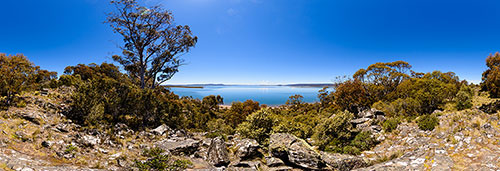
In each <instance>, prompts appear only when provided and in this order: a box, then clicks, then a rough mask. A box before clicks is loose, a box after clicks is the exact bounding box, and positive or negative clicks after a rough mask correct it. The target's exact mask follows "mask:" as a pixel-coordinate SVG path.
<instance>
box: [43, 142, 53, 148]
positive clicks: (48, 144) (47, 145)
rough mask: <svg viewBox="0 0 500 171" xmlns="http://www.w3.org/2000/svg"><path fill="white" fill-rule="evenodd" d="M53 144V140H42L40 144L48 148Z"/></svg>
mask: <svg viewBox="0 0 500 171" xmlns="http://www.w3.org/2000/svg"><path fill="white" fill-rule="evenodd" d="M53 144H54V142H52V141H43V142H42V146H43V147H45V148H50V147H51V146H52V145H53Z"/></svg>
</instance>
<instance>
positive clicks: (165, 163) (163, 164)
mask: <svg viewBox="0 0 500 171" xmlns="http://www.w3.org/2000/svg"><path fill="white" fill-rule="evenodd" d="M164 152H165V151H164V150H162V149H160V148H152V149H145V150H144V152H143V154H142V156H144V157H147V158H148V159H147V160H146V161H144V162H141V161H137V160H136V161H135V167H137V168H138V169H139V170H144V171H149V170H172V171H175V170H185V169H186V168H187V167H188V166H189V165H192V163H191V162H190V161H188V160H178V159H174V158H172V157H170V156H169V155H168V154H166V153H164Z"/></svg>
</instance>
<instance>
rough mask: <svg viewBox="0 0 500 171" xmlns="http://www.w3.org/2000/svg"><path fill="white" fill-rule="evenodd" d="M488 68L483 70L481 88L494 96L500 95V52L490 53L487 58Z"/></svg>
mask: <svg viewBox="0 0 500 171" xmlns="http://www.w3.org/2000/svg"><path fill="white" fill-rule="evenodd" d="M486 66H487V67H488V69H487V70H486V71H484V72H483V77H482V82H481V88H482V89H483V90H484V91H488V92H489V93H490V96H491V97H493V98H498V97H500V53H498V52H496V53H495V54H494V55H492V54H490V55H489V56H488V58H486Z"/></svg>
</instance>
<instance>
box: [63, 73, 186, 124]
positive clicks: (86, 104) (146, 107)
mask: <svg viewBox="0 0 500 171" xmlns="http://www.w3.org/2000/svg"><path fill="white" fill-rule="evenodd" d="M72 99H73V103H72V105H71V111H70V112H69V113H68V117H70V118H72V119H74V120H76V121H79V122H80V123H83V124H86V125H96V124H107V125H112V124H115V123H125V124H127V125H129V126H130V127H133V128H143V127H148V126H151V127H155V126H158V125H160V124H163V123H166V124H168V125H169V126H171V127H174V128H178V127H180V126H182V123H183V117H182V116H180V110H181V109H180V105H179V104H178V102H177V100H176V99H178V97H177V96H175V95H172V94H171V93H170V92H168V91H167V90H164V89H140V88H139V87H137V86H135V85H133V84H131V83H128V82H123V81H118V80H115V79H112V78H109V77H104V78H100V79H93V80H90V81H87V82H84V83H82V84H80V85H79V86H78V87H77V89H76V91H75V92H74V93H73V95H72Z"/></svg>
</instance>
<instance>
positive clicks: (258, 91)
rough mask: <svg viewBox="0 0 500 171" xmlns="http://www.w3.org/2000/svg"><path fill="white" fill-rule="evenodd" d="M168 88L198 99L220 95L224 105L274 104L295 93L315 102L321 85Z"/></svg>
mask: <svg viewBox="0 0 500 171" xmlns="http://www.w3.org/2000/svg"><path fill="white" fill-rule="evenodd" d="M170 89H171V90H172V91H173V92H174V93H175V94H177V95H179V96H191V97H193V98H198V99H203V97H205V96H209V95H220V96H222V98H224V104H225V105H231V103H232V102H236V101H240V102H244V101H246V100H248V99H250V100H254V101H258V102H259V103H260V104H266V105H270V106H275V105H282V104H285V103H286V101H287V100H288V97H290V96H292V95H295V94H300V95H302V96H304V99H303V100H304V102H308V103H310V102H317V101H319V99H318V91H319V90H321V89H322V87H297V86H246V85H234V86H233V85H225V86H205V87H203V88H178V87H172V88H170Z"/></svg>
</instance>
